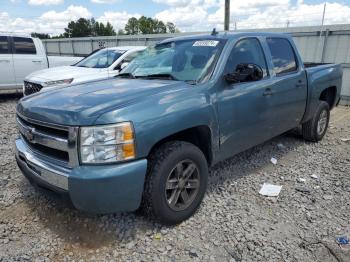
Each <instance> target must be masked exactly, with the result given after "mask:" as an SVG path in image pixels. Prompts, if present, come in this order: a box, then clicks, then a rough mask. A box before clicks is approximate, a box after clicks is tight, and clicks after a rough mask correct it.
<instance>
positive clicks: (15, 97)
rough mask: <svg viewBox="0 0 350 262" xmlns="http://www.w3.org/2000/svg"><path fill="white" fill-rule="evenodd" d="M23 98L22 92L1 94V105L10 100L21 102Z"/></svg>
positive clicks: (2, 92)
mask: <svg viewBox="0 0 350 262" xmlns="http://www.w3.org/2000/svg"><path fill="white" fill-rule="evenodd" d="M22 97H23V94H22V93H21V92H4V91H1V92H0V103H2V102H6V101H8V100H19V99H21V98H22Z"/></svg>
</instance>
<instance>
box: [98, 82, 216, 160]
mask: <svg viewBox="0 0 350 262" xmlns="http://www.w3.org/2000/svg"><path fill="white" fill-rule="evenodd" d="M212 97H213V95H211V94H210V93H209V92H208V89H207V88H206V87H204V86H194V87H188V88H187V89H183V90H180V91H177V92H175V93H171V92H170V93H167V94H159V95H156V96H151V97H145V98H143V99H142V100H141V101H137V102H135V103H133V104H129V105H127V106H125V107H123V108H120V109H116V110H114V111H111V112H108V113H105V114H103V115H102V116H100V117H99V118H98V119H97V120H96V122H95V124H110V123H117V122H123V121H132V122H133V125H134V129H135V135H136V152H137V158H144V157H147V156H148V154H149V153H150V151H151V149H152V148H153V146H154V145H155V144H157V143H158V142H159V141H161V140H162V139H164V138H166V137H168V136H170V135H172V134H175V133H178V132H180V131H183V130H185V129H188V128H192V127H196V126H208V127H209V128H210V130H211V134H212V141H211V142H212V149H213V153H214V154H215V152H216V151H217V150H218V137H219V132H218V128H217V127H218V123H217V122H216V117H215V110H214V106H213V105H212V100H213V99H212Z"/></svg>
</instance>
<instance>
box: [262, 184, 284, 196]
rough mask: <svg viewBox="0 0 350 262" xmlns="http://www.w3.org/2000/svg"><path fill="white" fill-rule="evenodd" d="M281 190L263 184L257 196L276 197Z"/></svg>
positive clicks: (274, 186)
mask: <svg viewBox="0 0 350 262" xmlns="http://www.w3.org/2000/svg"><path fill="white" fill-rule="evenodd" d="M281 190H282V186H277V185H272V184H268V183H264V184H263V186H262V188H261V189H260V191H259V194H260V195H263V196H268V197H277V196H278V195H279V194H280V192H281Z"/></svg>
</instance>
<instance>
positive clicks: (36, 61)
mask: <svg viewBox="0 0 350 262" xmlns="http://www.w3.org/2000/svg"><path fill="white" fill-rule="evenodd" d="M32 62H33V63H41V62H42V61H41V60H32Z"/></svg>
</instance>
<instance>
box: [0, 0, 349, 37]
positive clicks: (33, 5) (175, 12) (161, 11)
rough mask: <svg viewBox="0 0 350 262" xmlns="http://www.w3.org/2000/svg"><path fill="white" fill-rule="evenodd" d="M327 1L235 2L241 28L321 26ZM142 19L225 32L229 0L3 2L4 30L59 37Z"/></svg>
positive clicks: (332, 20) (338, 7)
mask: <svg viewBox="0 0 350 262" xmlns="http://www.w3.org/2000/svg"><path fill="white" fill-rule="evenodd" d="M324 3H325V2H323V1H319V0H304V1H303V0H239V1H238V0H231V22H232V26H231V28H233V24H234V22H236V25H237V27H238V29H246V28H264V27H286V26H287V24H289V26H304V25H320V24H321V20H322V13H323V6H324ZM141 15H145V16H150V17H154V18H158V19H160V20H163V21H165V22H167V21H169V22H173V23H175V25H176V26H177V27H178V28H179V29H180V30H181V31H186V32H189V31H206V30H211V29H212V28H214V27H216V28H217V29H218V30H222V29H223V17H224V0H84V1H83V0H77V1H73V0H0V31H7V32H8V31H10V32H26V33H30V32H42V33H49V34H59V33H62V32H63V29H64V27H65V26H66V25H67V23H68V22H69V21H71V20H76V19H78V18H79V17H85V18H91V17H94V18H95V19H97V20H99V21H101V22H107V21H110V22H111V23H112V24H113V26H114V28H115V29H116V30H118V29H123V28H124V26H125V23H126V22H127V20H128V19H129V18H130V17H133V16H135V17H140V16H141ZM325 23H326V24H341V23H350V0H344V1H331V2H327V7H326V16H325Z"/></svg>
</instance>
